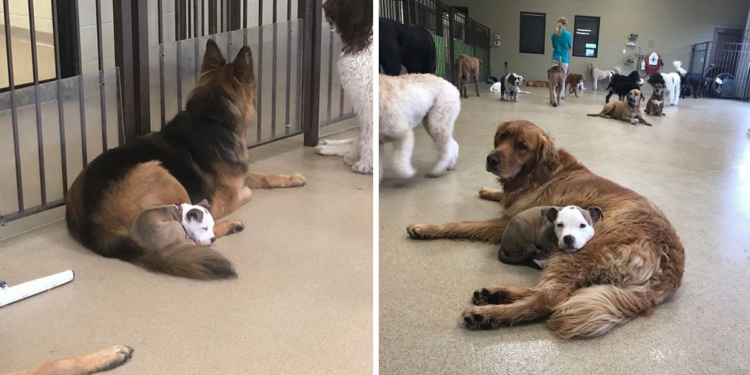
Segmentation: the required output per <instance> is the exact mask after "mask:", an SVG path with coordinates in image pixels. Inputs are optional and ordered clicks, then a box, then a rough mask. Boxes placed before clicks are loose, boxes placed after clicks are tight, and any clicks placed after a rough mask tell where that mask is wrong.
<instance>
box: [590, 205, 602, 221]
mask: <svg viewBox="0 0 750 375" xmlns="http://www.w3.org/2000/svg"><path fill="white" fill-rule="evenodd" d="M588 211H589V214H591V221H592V222H594V223H596V222H597V221H599V220H601V219H603V218H604V213H603V212H602V209H601V208H599V207H597V206H591V207H589V210H588Z"/></svg>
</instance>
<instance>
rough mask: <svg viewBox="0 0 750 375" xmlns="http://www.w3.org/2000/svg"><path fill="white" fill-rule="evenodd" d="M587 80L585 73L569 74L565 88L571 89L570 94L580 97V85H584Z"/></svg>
mask: <svg viewBox="0 0 750 375" xmlns="http://www.w3.org/2000/svg"><path fill="white" fill-rule="evenodd" d="M585 81H586V77H584V75H583V74H573V73H571V74H568V76H567V77H565V88H566V89H567V90H569V92H568V94H575V96H576V98H577V97H578V87H579V86H583V82H585Z"/></svg>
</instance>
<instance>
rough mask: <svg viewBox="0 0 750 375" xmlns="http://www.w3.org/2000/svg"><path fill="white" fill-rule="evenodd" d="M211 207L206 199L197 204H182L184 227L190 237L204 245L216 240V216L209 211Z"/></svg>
mask: <svg viewBox="0 0 750 375" xmlns="http://www.w3.org/2000/svg"><path fill="white" fill-rule="evenodd" d="M209 208H210V207H209V205H208V202H207V201H206V200H205V199H204V200H203V201H201V202H200V203H198V204H197V205H192V204H187V203H183V204H182V227H183V228H185V232H186V233H187V235H188V237H190V238H192V239H193V240H195V242H197V243H199V244H201V245H203V246H208V245H210V244H212V243H213V242H214V241H216V235H215V234H214V224H215V223H214V217H213V216H212V215H211V213H210V212H208V209H209Z"/></svg>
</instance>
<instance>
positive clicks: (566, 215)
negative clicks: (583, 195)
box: [542, 206, 604, 253]
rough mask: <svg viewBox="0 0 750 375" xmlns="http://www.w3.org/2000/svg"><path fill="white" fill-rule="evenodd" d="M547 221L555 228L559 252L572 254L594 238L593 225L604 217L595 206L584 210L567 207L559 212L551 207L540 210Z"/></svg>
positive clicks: (576, 207)
mask: <svg viewBox="0 0 750 375" xmlns="http://www.w3.org/2000/svg"><path fill="white" fill-rule="evenodd" d="M542 215H544V216H545V217H546V218H547V220H549V221H550V222H551V223H552V224H553V225H554V226H555V235H557V245H558V246H559V247H560V249H561V250H563V251H565V252H568V253H573V252H576V251H578V250H580V249H581V248H582V247H583V246H584V245H586V243H587V242H589V240H590V239H591V237H593V236H594V223H596V222H597V221H599V220H600V219H601V218H603V217H604V215H603V214H602V209H601V208H599V207H596V206H592V207H589V208H588V210H584V209H582V208H580V207H578V206H567V207H565V208H563V209H561V210H559V211H558V210H557V208H555V207H552V208H548V209H543V210H542Z"/></svg>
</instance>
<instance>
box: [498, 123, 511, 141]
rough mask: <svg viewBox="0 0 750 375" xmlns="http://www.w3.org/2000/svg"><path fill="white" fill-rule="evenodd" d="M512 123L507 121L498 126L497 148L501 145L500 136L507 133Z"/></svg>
mask: <svg viewBox="0 0 750 375" xmlns="http://www.w3.org/2000/svg"><path fill="white" fill-rule="evenodd" d="M510 123H511V122H510V121H506V122H503V123H501V124H500V125H498V127H497V131H496V132H495V147H497V145H498V144H499V143H500V134H503V132H505V130H506V129H507V128H508V125H510Z"/></svg>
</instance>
